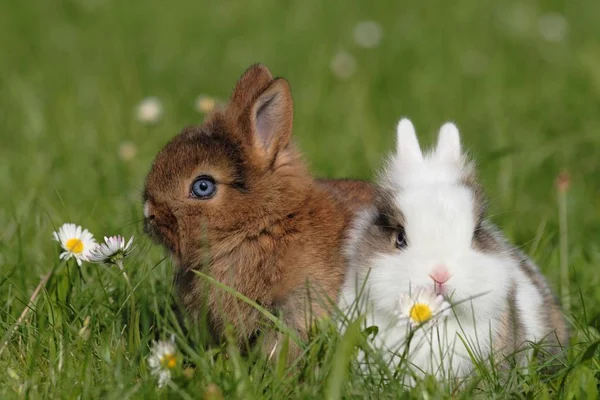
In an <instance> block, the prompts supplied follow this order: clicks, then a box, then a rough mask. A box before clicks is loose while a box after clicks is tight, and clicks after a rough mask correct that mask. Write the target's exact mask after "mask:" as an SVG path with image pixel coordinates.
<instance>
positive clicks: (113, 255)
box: [89, 235, 133, 269]
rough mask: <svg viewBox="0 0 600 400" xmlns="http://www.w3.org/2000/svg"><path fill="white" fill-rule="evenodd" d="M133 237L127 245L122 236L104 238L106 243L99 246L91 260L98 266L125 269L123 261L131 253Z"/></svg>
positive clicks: (93, 251) (94, 250) (92, 252)
mask: <svg viewBox="0 0 600 400" xmlns="http://www.w3.org/2000/svg"><path fill="white" fill-rule="evenodd" d="M132 244H133V236H132V237H131V239H129V241H128V242H127V243H125V238H123V236H121V235H117V236H111V237H106V236H105V237H104V243H100V244H99V245H97V246H96V247H95V248H94V249H93V250H92V251H91V253H90V255H89V260H90V261H91V262H94V263H98V264H111V265H117V266H119V268H121V269H123V260H124V259H125V258H126V257H127V256H129V254H130V253H131V250H133V249H132V247H131V245H132Z"/></svg>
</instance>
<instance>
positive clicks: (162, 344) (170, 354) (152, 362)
mask: <svg viewBox="0 0 600 400" xmlns="http://www.w3.org/2000/svg"><path fill="white" fill-rule="evenodd" d="M178 359H179V357H178V353H177V347H176V346H175V336H174V335H173V336H171V340H168V341H165V340H159V341H158V342H157V341H154V342H153V343H152V349H150V356H149V357H148V366H149V367H150V374H152V375H154V376H157V377H158V387H159V388H162V387H163V386H165V385H166V384H167V382H169V381H170V380H171V372H172V371H173V370H174V369H175V368H176V367H177V365H178V363H179V360H178Z"/></svg>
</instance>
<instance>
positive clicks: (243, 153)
mask: <svg viewBox="0 0 600 400" xmlns="http://www.w3.org/2000/svg"><path fill="white" fill-rule="evenodd" d="M292 114H293V109H292V98H291V93H290V88H289V85H288V83H287V82H286V81H285V80H284V79H273V78H272V76H271V73H270V72H269V71H268V69H267V68H266V67H264V66H260V65H256V66H253V67H251V68H250V69H249V70H248V71H246V73H245V74H244V75H243V76H242V78H241V79H240V81H239V82H238V84H237V86H236V88H235V89H234V91H233V94H232V97H231V101H230V103H229V105H228V106H227V107H226V108H225V109H223V110H220V111H216V112H215V113H214V114H213V115H212V116H210V117H209V118H208V120H207V121H206V122H205V123H204V124H203V125H202V126H196V127H190V128H186V129H184V130H183V132H182V133H181V134H180V135H178V136H176V137H175V138H174V139H173V140H172V141H171V142H170V143H168V144H167V145H166V146H165V147H164V149H163V150H162V151H161V152H160V153H159V154H158V155H157V156H156V159H155V161H154V163H153V166H152V169H151V171H150V173H149V174H148V177H147V179H146V189H145V193H144V201H147V204H149V213H150V215H149V217H148V218H147V219H146V221H145V226H146V231H147V232H148V233H149V234H150V235H151V236H152V237H153V238H155V239H156V240H157V241H158V242H160V243H161V244H163V245H164V246H165V247H166V248H167V249H168V250H170V252H171V253H172V255H173V257H174V260H175V262H176V264H177V271H176V276H175V281H176V284H177V286H178V289H179V294H180V296H181V299H182V302H183V304H184V305H185V307H186V309H187V310H188V311H189V313H190V314H191V315H192V316H194V317H200V316H201V314H202V312H203V310H204V311H206V312H207V315H208V321H209V326H210V328H211V330H212V332H213V333H214V334H215V335H216V336H217V337H222V335H223V333H224V329H225V327H226V325H228V324H232V325H233V326H234V328H235V331H236V333H237V335H238V340H239V341H240V344H241V343H243V342H244V341H246V340H249V339H250V338H252V337H254V335H256V334H257V333H258V332H259V331H261V330H263V329H264V328H265V319H264V318H263V316H262V315H261V313H260V312H259V311H257V310H256V309H255V308H253V307H252V306H250V305H248V304H247V303H245V302H242V301H240V300H237V299H236V298H235V297H234V296H232V295H229V294H227V293H226V292H224V291H222V290H221V289H219V288H217V287H214V286H212V285H210V286H209V285H206V284H205V282H204V281H203V280H202V278H200V277H198V276H197V275H196V274H194V273H193V271H195V270H197V271H202V272H204V273H207V274H208V275H211V276H212V277H214V278H215V279H217V280H218V281H220V282H222V283H224V284H226V285H227V286H230V287H232V288H234V289H235V290H237V291H238V292H240V293H242V294H243V295H245V296H247V297H248V298H250V299H251V300H253V301H255V302H257V303H258V304H260V305H261V306H262V307H265V308H266V309H268V310H269V311H271V312H273V313H275V314H282V316H283V318H284V319H285V321H286V322H287V323H288V324H289V325H290V326H291V327H292V328H293V329H295V330H296V331H297V332H298V333H299V334H300V336H301V337H306V332H307V328H308V324H307V322H308V321H309V320H310V319H311V316H313V315H314V316H319V315H323V314H324V313H326V312H327V310H328V303H327V302H326V301H325V299H324V298H325V297H328V298H329V299H331V300H333V301H335V300H336V299H337V296H338V291H339V288H340V286H341V284H342V282H343V278H344V275H345V261H344V259H343V257H342V255H341V245H342V242H343V240H344V239H345V235H346V230H347V227H348V225H349V223H350V220H351V218H352V217H353V215H354V213H355V212H356V211H357V210H359V209H360V208H362V207H363V206H365V205H367V204H368V203H369V202H370V201H371V200H372V197H373V188H372V186H371V185H370V184H368V183H366V182H359V181H332V180H328V181H319V182H317V181H315V180H313V178H312V177H311V175H310V173H309V171H308V168H307V167H306V165H305V163H304V162H303V160H302V159H301V156H300V154H299V152H298V151H297V150H296V149H295V147H294V146H293V144H291V143H290V137H291V132H292V119H293V117H292ZM200 175H210V176H212V177H213V178H214V180H215V181H216V185H217V191H216V193H215V195H214V196H213V197H212V198H210V199H207V200H203V199H197V198H193V197H191V196H190V190H191V189H190V188H191V185H192V183H193V182H194V180H195V179H196V177H198V176H200ZM309 304H310V305H311V307H308V305H309ZM271 333H272V332H271ZM271 337H273V338H274V336H273V335H271ZM272 340H274V339H272ZM272 343H273V342H272ZM266 350H267V351H268V350H269V349H266Z"/></svg>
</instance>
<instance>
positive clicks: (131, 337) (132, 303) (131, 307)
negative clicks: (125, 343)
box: [117, 260, 136, 348]
mask: <svg viewBox="0 0 600 400" xmlns="http://www.w3.org/2000/svg"><path fill="white" fill-rule="evenodd" d="M117 266H118V267H119V269H120V270H121V272H122V273H123V279H125V283H126V284H127V288H128V289H129V293H130V294H129V297H130V300H129V344H130V346H131V347H132V348H133V346H134V345H135V343H134V338H135V334H134V332H135V325H136V322H135V321H136V311H135V295H134V293H133V286H132V285H131V281H130V280H129V276H128V275H127V272H125V268H124V267H123V261H122V260H119V261H117Z"/></svg>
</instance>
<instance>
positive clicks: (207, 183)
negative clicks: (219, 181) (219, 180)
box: [191, 176, 217, 199]
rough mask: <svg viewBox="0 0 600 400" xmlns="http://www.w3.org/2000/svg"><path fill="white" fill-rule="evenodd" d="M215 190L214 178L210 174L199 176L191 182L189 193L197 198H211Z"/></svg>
mask: <svg viewBox="0 0 600 400" xmlns="http://www.w3.org/2000/svg"><path fill="white" fill-rule="evenodd" d="M216 190H217V185H216V184H215V180H214V179H213V178H211V177H210V176H200V177H198V179H196V180H195V181H194V183H192V190H191V192H192V193H191V194H192V196H193V197H196V198H198V199H208V198H211V197H212V196H213V195H214V194H215V192H216Z"/></svg>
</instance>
